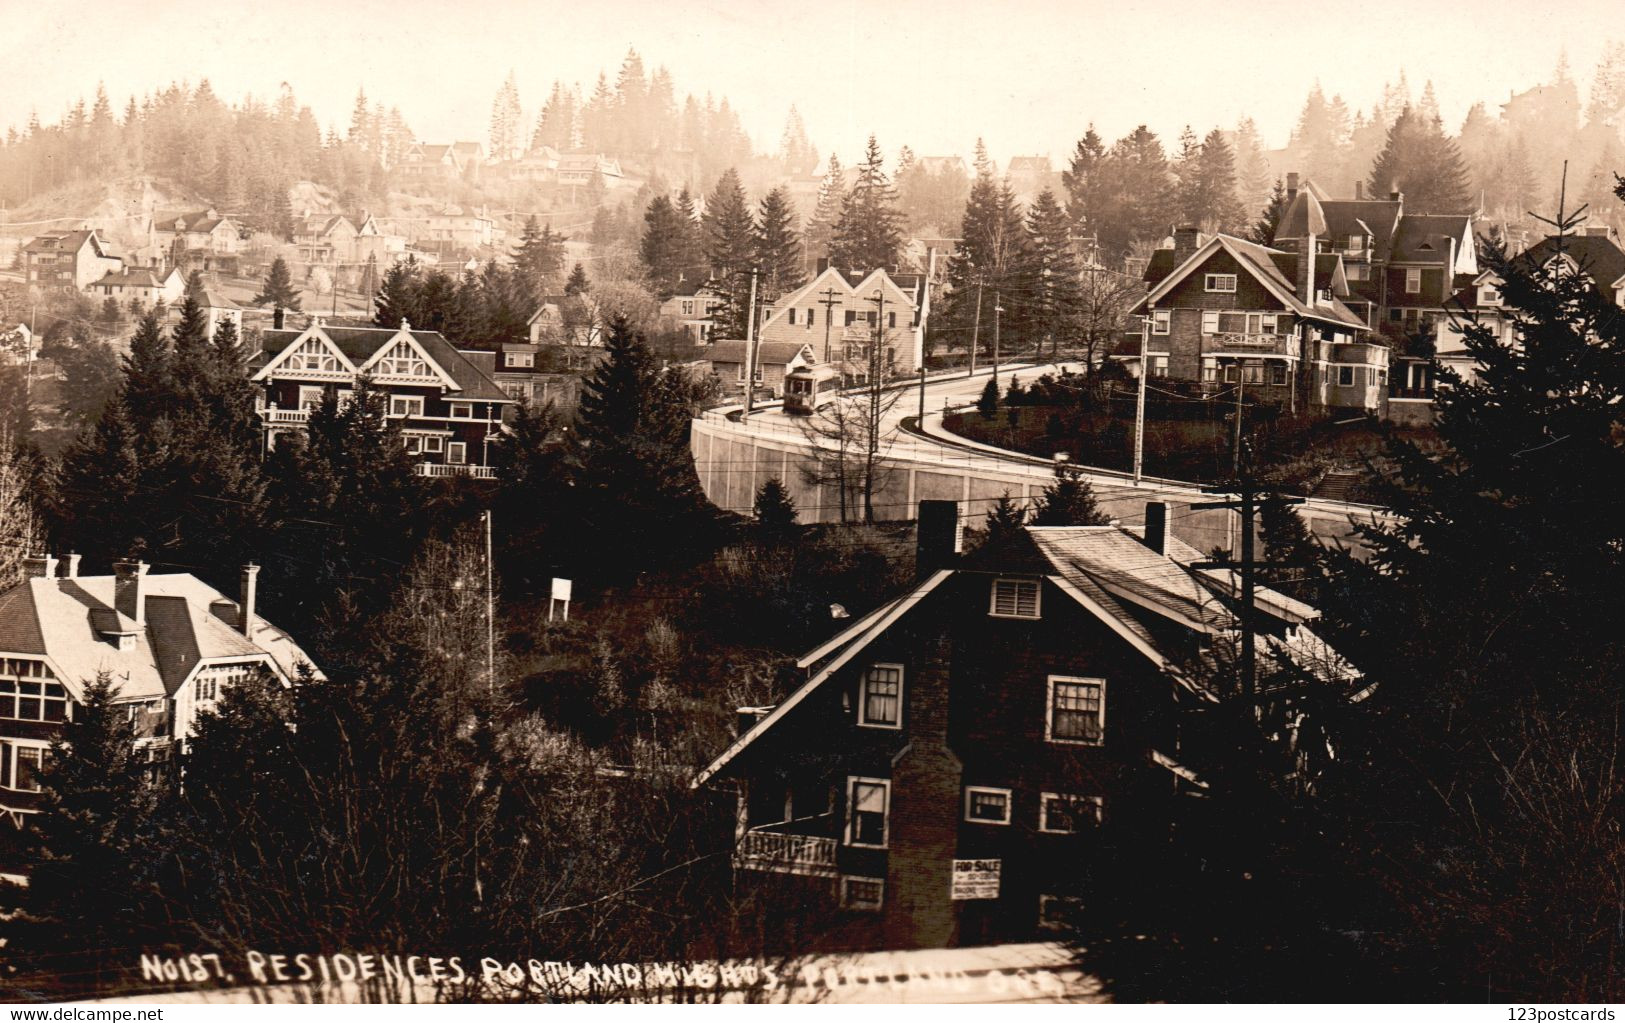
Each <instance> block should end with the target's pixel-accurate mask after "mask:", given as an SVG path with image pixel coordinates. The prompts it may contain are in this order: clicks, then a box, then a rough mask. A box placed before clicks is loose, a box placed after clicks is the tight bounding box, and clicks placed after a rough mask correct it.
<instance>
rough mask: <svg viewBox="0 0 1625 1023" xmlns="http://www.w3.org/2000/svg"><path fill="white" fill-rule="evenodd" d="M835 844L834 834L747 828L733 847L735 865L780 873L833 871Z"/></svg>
mask: <svg viewBox="0 0 1625 1023" xmlns="http://www.w3.org/2000/svg"><path fill="white" fill-rule="evenodd" d="M835 845H836V843H835V839H833V838H819V837H816V836H814V835H791V834H785V833H782V832H777V831H747V832H745V834H744V836H743V837H742V838H740V840H739V847H738V848H737V849H735V850H734V865H735V866H739V867H745V868H747V869H750V870H771V871H777V872H779V873H795V874H813V873H834V872H835Z"/></svg>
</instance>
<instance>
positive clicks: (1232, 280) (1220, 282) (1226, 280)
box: [1203, 274, 1236, 294]
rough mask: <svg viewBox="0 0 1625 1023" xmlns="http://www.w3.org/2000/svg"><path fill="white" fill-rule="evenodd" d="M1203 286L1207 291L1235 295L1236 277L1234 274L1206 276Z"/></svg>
mask: <svg viewBox="0 0 1625 1023" xmlns="http://www.w3.org/2000/svg"><path fill="white" fill-rule="evenodd" d="M1203 286H1204V287H1205V288H1206V290H1208V291H1222V292H1227V293H1229V294H1235V291H1236V275H1235V274H1208V275H1207V276H1206V278H1205V283H1204V285H1203Z"/></svg>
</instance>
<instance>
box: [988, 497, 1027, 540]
mask: <svg viewBox="0 0 1625 1023" xmlns="http://www.w3.org/2000/svg"><path fill="white" fill-rule="evenodd" d="M1026 524H1027V509H1025V508H1023V507H1021V506H1020V505H1019V504H1017V503H1016V502H1015V501H1013V500H1011V498H1010V491H1008V490H1006V491H1005V492H1004V493H1002V494H1000V495H999V499H998V501H996V502H995V503H994V505H993V507H992V509H991V510H989V511H988V513H987V526H986V530H987V532H986V536H985V537H984V539H983V541H982V542H983V543H984V544H986V545H993V544H997V543H999V542H1000V541H1001V540H1004V539H1006V538H1007V537H1010V536H1013V535H1014V534H1015V533H1017V532H1019V531H1020V530H1021V528H1022V527H1023V526H1025V525H1026Z"/></svg>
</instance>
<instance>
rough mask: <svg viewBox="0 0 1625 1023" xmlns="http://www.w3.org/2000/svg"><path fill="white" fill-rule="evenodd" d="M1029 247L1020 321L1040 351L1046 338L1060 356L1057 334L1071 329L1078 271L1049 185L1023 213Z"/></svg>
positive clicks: (1064, 218)
mask: <svg viewBox="0 0 1625 1023" xmlns="http://www.w3.org/2000/svg"><path fill="white" fill-rule="evenodd" d="M1027 235H1028V240H1029V242H1028V247H1027V251H1026V253H1025V259H1024V260H1023V264H1024V265H1023V272H1022V275H1021V277H1022V281H1023V282H1024V283H1026V284H1027V286H1028V288H1029V291H1028V296H1029V298H1028V301H1027V302H1025V303H1023V305H1024V306H1025V307H1026V309H1027V315H1026V316H1025V318H1024V319H1025V325H1026V328H1027V330H1028V332H1029V333H1030V334H1031V336H1032V338H1033V343H1034V352H1035V353H1037V354H1040V355H1041V354H1042V350H1043V347H1044V344H1045V342H1048V343H1049V346H1050V358H1051V359H1057V358H1059V357H1060V346H1061V339H1062V338H1068V339H1070V338H1071V337H1072V336H1073V334H1075V333H1076V328H1077V327H1078V320H1079V316H1080V313H1081V311H1082V305H1083V301H1084V299H1083V289H1082V287H1081V285H1080V283H1079V275H1080V273H1081V271H1080V269H1079V267H1078V260H1077V256H1076V254H1075V253H1074V251H1073V247H1072V218H1071V217H1070V216H1069V215H1068V214H1067V211H1066V210H1065V208H1063V207H1062V206H1061V204H1060V203H1059V202H1058V201H1057V200H1056V198H1055V195H1054V193H1052V192H1051V191H1050V190H1049V189H1047V188H1046V189H1044V191H1042V192H1040V193H1039V194H1038V198H1037V199H1036V200H1034V202H1033V207H1032V209H1031V210H1030V211H1028V214H1027Z"/></svg>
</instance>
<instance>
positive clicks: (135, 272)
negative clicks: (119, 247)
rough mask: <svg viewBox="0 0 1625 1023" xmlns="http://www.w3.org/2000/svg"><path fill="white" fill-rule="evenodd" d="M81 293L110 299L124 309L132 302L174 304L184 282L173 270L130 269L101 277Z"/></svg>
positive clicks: (135, 267) (147, 304)
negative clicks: (133, 300)
mask: <svg viewBox="0 0 1625 1023" xmlns="http://www.w3.org/2000/svg"><path fill="white" fill-rule="evenodd" d="M85 294H87V295H89V296H90V297H91V298H95V299H109V298H111V299H113V300H114V301H116V302H118V303H119V304H120V305H124V306H127V305H129V304H130V301H131V300H132V299H135V300H138V301H139V302H140V303H141V304H142V305H144V306H149V307H150V306H155V305H157V304H158V303H159V302H162V303H164V304H165V305H174V304H175V303H177V302H179V301H180V300H181V298H182V297H183V296H184V295H185V294H186V281H185V279H184V278H182V277H181V272H180V271H179V270H178V269H176V268H174V267H170V268H169V269H168V270H159V269H156V268H151V267H141V266H130V267H124V268H123V269H120V270H115V271H114V272H112V273H110V274H108V275H107V276H106V277H103V278H102V279H101V280H99V281H97V282H95V283H94V284H92V285H91V286H90V287H88V288H86V289H85Z"/></svg>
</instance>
